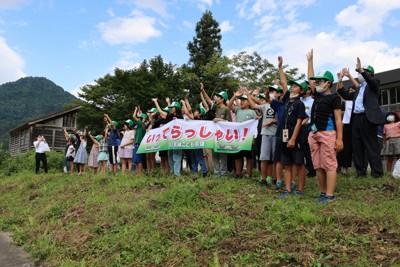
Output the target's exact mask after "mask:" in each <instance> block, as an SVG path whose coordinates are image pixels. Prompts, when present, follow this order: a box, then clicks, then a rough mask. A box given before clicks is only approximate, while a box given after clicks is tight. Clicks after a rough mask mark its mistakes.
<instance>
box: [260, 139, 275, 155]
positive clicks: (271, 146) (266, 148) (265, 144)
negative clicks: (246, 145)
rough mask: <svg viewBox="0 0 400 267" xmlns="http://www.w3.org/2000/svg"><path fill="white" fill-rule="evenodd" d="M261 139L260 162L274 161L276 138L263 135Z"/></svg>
mask: <svg viewBox="0 0 400 267" xmlns="http://www.w3.org/2000/svg"><path fill="white" fill-rule="evenodd" d="M261 138H262V139H261V153H260V160H273V158H274V154H275V141H276V137H275V136H273V135H262V137H261Z"/></svg>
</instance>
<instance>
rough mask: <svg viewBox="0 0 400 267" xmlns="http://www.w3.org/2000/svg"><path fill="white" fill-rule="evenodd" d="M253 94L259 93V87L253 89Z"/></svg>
mask: <svg viewBox="0 0 400 267" xmlns="http://www.w3.org/2000/svg"><path fill="white" fill-rule="evenodd" d="M253 94H257V95H259V94H260V87H257V88H256V89H254V91H253Z"/></svg>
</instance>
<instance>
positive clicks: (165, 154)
mask: <svg viewBox="0 0 400 267" xmlns="http://www.w3.org/2000/svg"><path fill="white" fill-rule="evenodd" d="M158 155H159V156H160V158H163V157H168V150H162V151H158Z"/></svg>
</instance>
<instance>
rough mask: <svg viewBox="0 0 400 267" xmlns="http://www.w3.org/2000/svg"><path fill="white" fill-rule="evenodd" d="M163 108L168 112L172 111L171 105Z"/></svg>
mask: <svg viewBox="0 0 400 267" xmlns="http://www.w3.org/2000/svg"><path fill="white" fill-rule="evenodd" d="M162 110H163V111H165V112H168V113H169V112H171V109H170V108H169V107H165V108H163V109H162Z"/></svg>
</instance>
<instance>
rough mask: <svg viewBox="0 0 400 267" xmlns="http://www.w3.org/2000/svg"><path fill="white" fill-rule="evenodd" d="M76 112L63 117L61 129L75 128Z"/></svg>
mask: <svg viewBox="0 0 400 267" xmlns="http://www.w3.org/2000/svg"><path fill="white" fill-rule="evenodd" d="M76 114H77V113H76V112H74V113H70V114H67V115H65V116H64V117H63V127H75V117H76Z"/></svg>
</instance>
